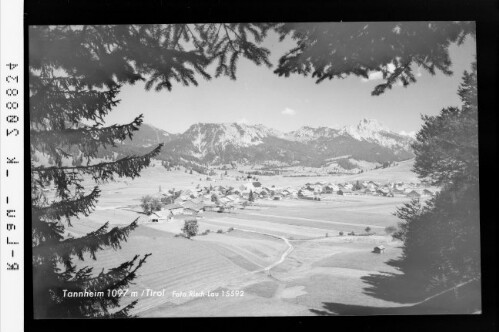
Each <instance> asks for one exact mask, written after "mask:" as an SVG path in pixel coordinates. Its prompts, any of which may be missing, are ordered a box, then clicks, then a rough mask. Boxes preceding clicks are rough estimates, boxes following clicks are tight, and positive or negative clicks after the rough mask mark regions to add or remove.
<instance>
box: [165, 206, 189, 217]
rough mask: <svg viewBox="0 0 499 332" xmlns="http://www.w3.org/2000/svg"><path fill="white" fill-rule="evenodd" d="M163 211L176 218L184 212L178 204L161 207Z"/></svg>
mask: <svg viewBox="0 0 499 332" xmlns="http://www.w3.org/2000/svg"><path fill="white" fill-rule="evenodd" d="M162 210H164V211H170V212H171V214H172V215H174V216H176V215H178V214H182V213H183V212H184V207H183V206H182V205H180V204H176V203H174V204H168V205H165V206H164V207H163V209H162Z"/></svg>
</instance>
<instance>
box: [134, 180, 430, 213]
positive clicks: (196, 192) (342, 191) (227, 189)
mask: <svg viewBox="0 0 499 332" xmlns="http://www.w3.org/2000/svg"><path fill="white" fill-rule="evenodd" d="M210 180H211V179H210ZM434 194H435V191H432V190H430V189H428V188H426V187H424V186H422V185H421V184H420V183H414V182H411V183H404V182H388V183H384V184H382V183H380V182H375V181H351V182H344V183H331V182H325V181H318V182H314V183H306V184H305V185H303V186H301V187H299V188H293V187H285V188H283V187H278V186H275V185H271V186H266V185H263V184H262V183H261V182H260V181H258V178H256V177H252V176H251V175H248V176H247V179H246V181H245V182H244V183H243V184H241V185H240V186H238V187H233V186H224V185H215V186H214V185H212V184H210V186H205V187H202V186H201V185H199V184H198V185H197V186H196V187H193V188H188V189H184V190H179V191H175V189H172V190H169V191H167V192H163V191H161V187H160V189H159V191H158V192H156V193H154V194H152V195H147V196H146V197H143V198H142V201H143V204H142V207H143V209H144V212H146V213H147V214H149V222H154V223H160V222H164V221H173V220H179V219H188V218H190V219H192V218H193V217H201V216H202V214H203V212H208V211H209V212H218V213H230V212H233V211H234V210H238V209H245V208H246V207H247V206H249V205H251V204H252V203H253V202H255V201H256V200H263V201H265V200H267V201H268V200H274V201H280V200H286V199H288V200H293V199H294V200H300V199H303V200H315V201H321V200H331V199H334V195H341V196H350V195H364V196H380V197H387V198H390V197H407V198H408V199H422V200H424V199H427V198H430V197H432V196H433V195H434ZM153 202H156V203H153Z"/></svg>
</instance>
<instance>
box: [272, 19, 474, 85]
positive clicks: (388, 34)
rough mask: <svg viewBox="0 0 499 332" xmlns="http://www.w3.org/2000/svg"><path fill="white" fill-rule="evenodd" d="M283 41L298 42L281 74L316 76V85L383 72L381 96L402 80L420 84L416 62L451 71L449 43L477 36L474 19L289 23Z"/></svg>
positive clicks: (430, 68)
mask: <svg viewBox="0 0 499 332" xmlns="http://www.w3.org/2000/svg"><path fill="white" fill-rule="evenodd" d="M276 31H277V32H278V33H279V35H280V38H281V40H282V39H284V38H285V37H286V36H288V35H289V36H291V37H292V38H293V39H294V40H295V41H296V42H297V46H296V47H295V48H293V49H292V50H290V51H289V52H287V53H286V54H285V55H283V56H282V57H281V58H280V59H279V64H278V67H277V68H276V69H275V70H274V72H275V73H276V74H277V75H279V76H285V77H288V76H290V75H291V74H300V75H304V76H308V75H311V76H312V78H315V79H316V82H317V83H320V82H322V81H324V80H325V79H333V78H346V77H347V76H350V75H355V76H360V77H364V78H368V77H369V73H371V72H381V73H382V74H383V79H384V81H385V82H384V83H382V84H379V85H377V86H376V87H375V89H374V90H373V92H372V94H373V95H380V94H382V93H383V92H385V90H386V89H391V88H392V86H393V85H394V84H395V83H397V82H400V83H402V84H403V86H407V85H409V84H411V83H414V82H416V77H415V75H414V73H413V71H412V68H411V66H412V65H417V66H420V67H421V68H423V69H425V70H426V71H428V72H429V73H431V74H432V75H433V74H435V72H436V71H437V70H439V71H441V72H442V73H444V74H446V75H450V74H451V73H452V71H451V70H450V66H451V61H450V58H449V52H448V47H449V45H450V44H451V43H453V42H457V43H462V42H463V40H464V38H465V37H466V36H467V35H468V34H474V23H472V22H393V23H391V24H390V23H386V22H383V23H376V22H370V23H285V24H280V25H278V26H277V27H276Z"/></svg>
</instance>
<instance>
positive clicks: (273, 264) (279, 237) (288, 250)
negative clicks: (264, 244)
mask: <svg viewBox="0 0 499 332" xmlns="http://www.w3.org/2000/svg"><path fill="white" fill-rule="evenodd" d="M234 229H237V230H238V231H243V232H249V233H256V234H261V235H266V236H271V237H275V238H278V239H281V240H283V241H284V242H285V243H286V245H287V246H288V249H286V251H285V252H283V253H282V255H281V257H280V258H279V260H278V261H276V262H274V263H272V264H270V265H269V266H267V267H264V268H263V269H260V270H257V271H254V273H258V272H262V271H270V269H272V268H274V267H276V266H277V265H279V264H281V263H282V262H284V260H285V259H286V257H287V256H288V255H289V254H290V253H291V252H292V251H293V249H294V247H293V245H292V244H291V243H290V242H289V240H288V239H286V238H285V237H283V236H279V235H274V234H269V233H262V232H257V231H252V230H249V229H242V228H234Z"/></svg>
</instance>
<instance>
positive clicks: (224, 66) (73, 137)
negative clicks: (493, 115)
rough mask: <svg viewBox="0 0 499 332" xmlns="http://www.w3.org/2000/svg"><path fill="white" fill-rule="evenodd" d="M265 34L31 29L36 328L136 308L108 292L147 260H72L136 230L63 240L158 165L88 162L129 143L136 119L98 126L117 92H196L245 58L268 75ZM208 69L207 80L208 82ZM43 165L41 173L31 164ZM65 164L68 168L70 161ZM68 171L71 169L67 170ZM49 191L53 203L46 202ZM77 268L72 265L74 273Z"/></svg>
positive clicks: (188, 28)
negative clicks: (97, 268) (124, 180)
mask: <svg viewBox="0 0 499 332" xmlns="http://www.w3.org/2000/svg"><path fill="white" fill-rule="evenodd" d="M271 27H272V25H270V24H199V25H115V26H111V25H109V26H33V27H30V29H29V96H30V110H29V111H30V152H31V198H32V246H33V286H34V294H33V296H34V297H33V298H34V309H35V316H36V317H37V318H50V317H51V318H63V317H68V318H86V317H94V318H101V317H118V318H120V317H128V316H129V314H130V310H131V309H132V308H133V307H134V305H135V304H136V301H134V302H132V303H131V304H129V305H126V306H125V307H120V299H119V298H118V297H112V296H109V294H108V292H107V291H112V290H118V289H122V288H125V287H128V285H129V284H130V283H131V282H132V280H133V279H135V278H136V277H137V270H138V269H139V268H140V267H141V266H142V264H144V262H145V261H146V258H147V256H148V255H145V256H143V257H139V256H135V257H133V258H132V259H131V260H130V261H128V262H124V263H123V264H121V265H119V266H117V267H109V270H108V271H102V272H101V273H99V274H95V273H94V272H93V271H92V268H90V267H81V268H78V267H77V264H76V263H75V262H74V260H75V258H76V259H78V260H84V258H86V257H90V258H92V259H96V257H97V254H96V253H97V252H98V251H99V250H102V249H104V248H106V247H111V248H114V249H119V248H120V243H121V242H122V241H126V239H127V237H128V235H129V233H130V232H131V231H132V230H134V229H135V228H136V227H137V221H136V220H135V221H133V222H132V223H131V224H130V225H128V226H125V227H114V228H113V229H109V225H108V223H104V222H103V226H102V227H100V228H99V229H97V230H95V231H93V232H91V233H88V234H87V235H85V236H82V237H80V238H72V237H70V236H68V235H67V234H66V233H65V230H66V227H67V226H71V220H72V219H74V218H78V217H79V216H88V215H89V214H90V213H91V212H92V211H93V208H94V207H95V204H96V202H97V200H98V198H99V194H100V191H99V188H98V186H96V187H94V188H93V190H91V191H90V192H87V191H86V190H85V189H86V188H85V187H84V180H87V179H92V180H94V181H95V182H96V183H97V184H101V183H105V182H108V181H113V180H114V179H115V178H116V177H120V178H121V177H129V178H134V177H137V176H139V175H140V171H141V170H142V169H143V168H144V167H147V166H148V165H149V163H150V160H151V158H153V157H155V156H157V155H158V153H159V151H160V148H161V145H159V146H157V147H156V148H154V149H152V150H151V151H150V152H149V153H146V154H145V155H140V156H136V155H127V156H120V158H119V159H118V160H116V161H110V162H102V161H99V160H96V158H97V157H98V151H99V150H100V151H102V150H105V149H106V148H108V147H110V146H115V144H117V143H119V142H122V141H124V140H125V139H127V138H132V135H133V133H134V132H135V131H136V130H138V128H139V126H140V125H141V123H142V121H143V119H142V116H141V115H139V116H137V117H136V118H135V119H132V120H131V122H130V123H128V124H124V125H111V126H104V123H105V121H104V119H105V116H106V115H107V114H108V113H109V112H110V111H111V110H112V109H113V108H115V107H116V106H117V105H118V103H119V100H118V99H117V97H118V94H119V92H120V89H121V87H122V86H123V85H124V84H134V83H136V82H138V81H144V82H145V88H146V89H148V90H149V89H152V88H154V89H155V90H156V91H160V90H162V89H164V88H166V89H167V90H171V89H172V86H173V84H174V83H181V84H183V85H186V86H188V85H197V84H198V79H199V77H202V78H204V79H210V78H211V77H212V76H221V75H227V76H229V77H231V78H232V79H235V77H236V76H235V72H236V63H237V61H238V59H239V58H241V57H244V58H246V59H249V60H250V61H252V62H254V63H256V64H265V65H267V66H269V65H270V63H269V61H268V54H269V51H268V50H266V49H265V48H262V47H259V46H258V45H257V44H259V43H260V42H261V41H262V40H263V38H264V37H265V35H266V33H267V31H268V30H269V29H270V28H271ZM212 63H215V66H214V67H213V70H214V74H209V73H208V72H207V70H208V66H209V65H210V64H212ZM41 155H44V156H45V157H46V159H48V160H49V165H50V166H44V165H42V163H40V162H39V160H40V158H39V157H40V156H41ZM71 160H72V161H71ZM68 164H72V166H68ZM50 188H54V189H55V191H54V195H51V194H49V193H50ZM78 265H79V264H78ZM64 290H66V291H69V292H77V291H83V290H87V291H94V292H96V291H104V294H105V296H104V297H72V298H69V297H64V293H63V291H64Z"/></svg>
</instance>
